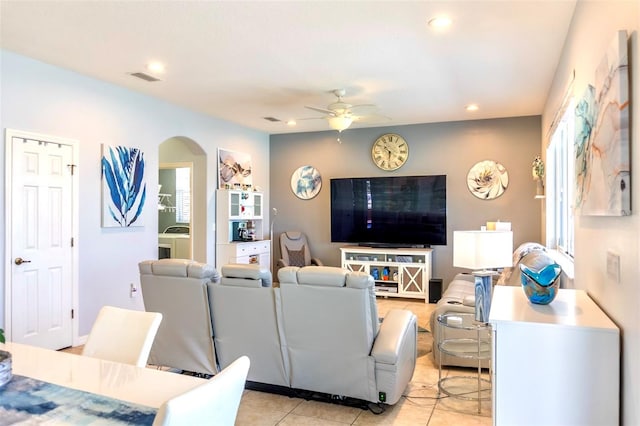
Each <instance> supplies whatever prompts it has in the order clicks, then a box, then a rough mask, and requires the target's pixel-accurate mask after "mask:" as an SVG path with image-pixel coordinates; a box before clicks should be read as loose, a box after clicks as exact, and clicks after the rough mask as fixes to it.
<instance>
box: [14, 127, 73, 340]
mask: <svg viewBox="0 0 640 426" xmlns="http://www.w3.org/2000/svg"><path fill="white" fill-rule="evenodd" d="M53 139H54V138H47V137H38V138H32V137H29V134H21V133H19V132H9V131H8V132H7V144H8V145H9V144H10V145H11V146H10V147H8V153H9V151H10V155H7V161H11V164H10V166H11V172H10V176H9V173H8V178H9V179H10V180H11V186H10V190H11V195H10V203H11V204H10V205H11V214H10V218H8V220H7V238H8V241H7V242H8V243H9V244H10V248H9V249H8V250H7V253H8V254H9V255H10V258H9V261H10V264H11V273H10V277H9V279H10V283H7V284H8V286H7V284H6V285H5V297H7V298H8V300H10V306H9V307H8V310H9V311H10V314H9V315H10V319H9V323H10V327H9V330H10V332H9V333H8V334H9V338H10V339H11V340H12V341H14V342H20V343H26V344H29V345H34V346H41V347H46V348H50V349H60V348H63V347H67V346H71V345H72V343H73V336H74V325H75V324H74V321H73V320H72V317H73V306H74V289H75V286H74V279H75V277H76V276H77V274H76V273H75V271H74V270H73V268H74V263H75V262H74V258H75V254H74V253H75V250H74V247H73V246H74V241H73V240H72V237H73V220H74V215H73V211H74V207H73V204H74V200H73V196H74V191H73V189H74V180H73V176H72V175H73V169H74V167H75V166H73V164H74V149H77V148H76V147H75V146H74V144H73V143H65V141H60V140H57V139H56V140H53ZM67 142H69V141H67ZM8 166H9V165H8ZM8 198H9V196H8ZM7 213H8V212H7ZM7 290H8V291H7Z"/></svg>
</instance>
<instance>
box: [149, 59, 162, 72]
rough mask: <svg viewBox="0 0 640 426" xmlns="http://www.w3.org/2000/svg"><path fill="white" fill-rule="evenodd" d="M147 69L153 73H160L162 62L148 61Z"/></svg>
mask: <svg viewBox="0 0 640 426" xmlns="http://www.w3.org/2000/svg"><path fill="white" fill-rule="evenodd" d="M147 70H149V71H151V72H153V73H157V74H162V73H163V72H164V64H163V63H162V62H157V61H153V62H149V63H148V64H147Z"/></svg>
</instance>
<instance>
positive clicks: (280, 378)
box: [208, 264, 289, 387]
mask: <svg viewBox="0 0 640 426" xmlns="http://www.w3.org/2000/svg"><path fill="white" fill-rule="evenodd" d="M221 271H222V279H221V280H220V283H209V284H208V287H209V306H210V307H211V318H212V320H213V330H214V334H215V337H214V342H215V346H216V355H217V357H218V362H219V366H220V368H227V367H228V366H229V365H231V364H232V363H233V361H234V360H235V359H236V358H238V357H240V356H243V355H246V356H248V357H249V359H250V360H251V368H250V369H249V374H248V376H247V380H248V381H250V382H256V383H268V384H272V385H277V386H286V387H288V386H289V374H288V372H287V367H285V365H287V366H288V363H285V360H284V358H283V349H282V346H284V343H283V342H282V340H281V337H282V336H281V330H280V326H279V321H278V313H277V312H278V311H277V309H276V293H275V292H274V288H273V287H272V282H271V272H269V270H268V269H261V268H260V266H259V265H244V264H242V265H241V264H228V265H224V266H223V267H222V268H221Z"/></svg>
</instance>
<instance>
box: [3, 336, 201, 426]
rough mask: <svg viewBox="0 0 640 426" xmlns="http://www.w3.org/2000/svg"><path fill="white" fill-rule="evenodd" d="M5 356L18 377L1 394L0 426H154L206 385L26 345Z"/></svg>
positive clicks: (13, 346)
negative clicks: (161, 414)
mask: <svg viewBox="0 0 640 426" xmlns="http://www.w3.org/2000/svg"><path fill="white" fill-rule="evenodd" d="M114 344H117V342H114ZM0 351H6V352H9V353H10V354H11V359H12V375H13V377H12V379H11V381H9V383H7V384H6V385H4V386H3V387H1V388H0V425H10V424H11V425H14V424H35V423H42V422H48V421H53V422H58V423H63V424H64V423H66V424H104V423H105V422H106V423H114V424H117V423H120V424H151V422H152V421H153V418H154V417H155V413H156V411H157V409H158V408H159V407H160V406H161V405H162V403H164V402H165V401H167V400H169V399H171V398H173V397H175V396H178V395H180V394H183V393H185V392H187V391H189V390H191V389H193V388H195V387H197V386H199V385H201V384H203V383H205V382H206V379H203V378H200V377H195V376H190V375H184V374H178V373H174V372H170V371H164V370H160V369H157V368H144V367H137V366H135V365H129V364H123V363H119V362H113V361H107V360H103V359H99V358H92V357H88V356H82V355H76V354H72V353H69V352H61V351H54V350H50V349H44V348H40V347H35V346H29V345H25V344H21V343H14V342H7V343H4V344H0Z"/></svg>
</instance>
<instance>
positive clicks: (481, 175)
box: [467, 160, 509, 200]
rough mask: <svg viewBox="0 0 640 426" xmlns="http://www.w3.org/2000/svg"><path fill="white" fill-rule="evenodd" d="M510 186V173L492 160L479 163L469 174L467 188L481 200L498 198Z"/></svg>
mask: <svg viewBox="0 0 640 426" xmlns="http://www.w3.org/2000/svg"><path fill="white" fill-rule="evenodd" d="M508 186H509V173H508V172H507V169H506V168H505V167H504V166H503V165H502V164H500V163H497V162H495V161H491V160H484V161H479V162H477V163H476V164H474V166H473V167H471V169H470V170H469V173H468V174H467V188H469V191H471V193H472V194H473V195H474V196H476V197H478V198H480V199H481V200H493V199H494V198H498V197H499V196H501V195H502V194H504V191H506V190H507V187H508Z"/></svg>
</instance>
